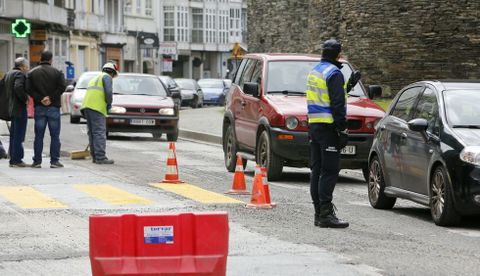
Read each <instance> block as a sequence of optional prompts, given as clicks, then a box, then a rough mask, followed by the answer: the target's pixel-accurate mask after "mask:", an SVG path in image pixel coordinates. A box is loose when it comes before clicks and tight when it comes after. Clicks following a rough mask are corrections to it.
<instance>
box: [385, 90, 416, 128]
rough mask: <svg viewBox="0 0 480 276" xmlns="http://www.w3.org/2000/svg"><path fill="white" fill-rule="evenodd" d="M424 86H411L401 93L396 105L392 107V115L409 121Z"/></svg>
mask: <svg viewBox="0 0 480 276" xmlns="http://www.w3.org/2000/svg"><path fill="white" fill-rule="evenodd" d="M422 89H423V87H421V86H417V87H412V88H409V89H407V90H405V91H403V93H402V94H401V95H400V98H398V100H397V102H396V104H395V107H394V108H393V109H392V113H391V115H392V116H395V117H398V118H400V119H403V120H405V121H408V120H409V119H410V117H411V115H412V110H413V105H414V104H415V100H416V99H417V98H418V95H419V94H420V92H421V91H422Z"/></svg>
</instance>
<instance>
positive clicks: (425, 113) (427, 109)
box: [415, 87, 440, 135]
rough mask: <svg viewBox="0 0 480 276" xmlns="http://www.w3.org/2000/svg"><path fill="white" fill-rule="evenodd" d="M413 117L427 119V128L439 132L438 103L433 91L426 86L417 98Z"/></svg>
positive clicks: (432, 131)
mask: <svg viewBox="0 0 480 276" xmlns="http://www.w3.org/2000/svg"><path fill="white" fill-rule="evenodd" d="M415 118H423V119H426V120H427V121H428V128H427V130H428V131H430V132H431V133H433V134H436V135H438V134H439V123H440V122H439V120H438V119H439V118H438V103H437V96H436V95H435V91H433V90H432V89H431V88H429V87H427V88H426V89H425V91H424V92H423V94H422V96H421V97H420V99H419V100H418V103H417V107H416V108H415Z"/></svg>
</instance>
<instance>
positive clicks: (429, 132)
mask: <svg viewBox="0 0 480 276" xmlns="http://www.w3.org/2000/svg"><path fill="white" fill-rule="evenodd" d="M478 102H480V83H472V82H440V81H422V82H416V83H413V84H411V85H409V86H407V87H405V88H404V89H402V90H401V91H400V93H398V94H397V96H396V97H395V99H394V100H393V102H392V105H391V107H390V108H389V110H388V111H387V114H386V116H385V117H384V118H383V119H382V120H380V122H379V123H378V125H377V127H376V128H377V131H376V134H375V139H374V142H373V146H372V150H371V152H370V157H369V164H370V175H369V181H368V198H369V200H370V204H371V205H372V206H373V207H374V208H377V209H391V208H393V206H394V205H395V201H396V198H405V199H409V200H412V201H414V202H417V203H420V204H423V205H426V206H429V207H430V212H431V215H432V218H433V221H434V222H435V223H436V224H437V225H442V226H447V225H454V224H457V223H458V222H459V221H460V219H461V216H463V215H475V214H480V140H479V139H478V137H480V109H479V108H478Z"/></svg>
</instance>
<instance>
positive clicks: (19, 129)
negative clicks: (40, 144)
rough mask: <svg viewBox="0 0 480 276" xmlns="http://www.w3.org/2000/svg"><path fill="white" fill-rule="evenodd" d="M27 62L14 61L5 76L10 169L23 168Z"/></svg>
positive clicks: (20, 59)
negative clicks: (9, 124) (9, 118)
mask: <svg viewBox="0 0 480 276" xmlns="http://www.w3.org/2000/svg"><path fill="white" fill-rule="evenodd" d="M28 69H29V65H28V60H27V59H25V58H23V57H20V58H17V59H16V60H15V67H14V68H13V69H12V70H10V71H9V72H8V73H7V75H6V76H5V92H6V93H7V98H8V99H9V104H8V113H9V114H10V117H11V120H12V124H11V127H10V146H9V152H10V167H16V168H23V167H26V166H27V165H26V164H25V163H24V162H23V160H22V159H23V156H24V151H23V141H24V140H25V133H26V131H27V121H28V117H27V103H28V94H27V93H26V91H25V74H26V73H27V72H28Z"/></svg>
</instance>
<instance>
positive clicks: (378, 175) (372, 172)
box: [367, 156, 397, 209]
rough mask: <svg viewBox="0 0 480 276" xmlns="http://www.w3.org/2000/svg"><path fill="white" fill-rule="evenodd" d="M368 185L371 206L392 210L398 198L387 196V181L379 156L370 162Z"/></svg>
mask: <svg viewBox="0 0 480 276" xmlns="http://www.w3.org/2000/svg"><path fill="white" fill-rule="evenodd" d="M367 183H368V200H369V201H370V205H372V207H373V208H375V209H392V208H393V206H394V205H395V202H396V201H397V198H395V197H388V196H387V195H385V179H384V177H383V171H382V166H381V165H380V160H379V159H378V157H377V156H374V157H373V158H372V161H371V162H370V167H369V175H368V181H367Z"/></svg>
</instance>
